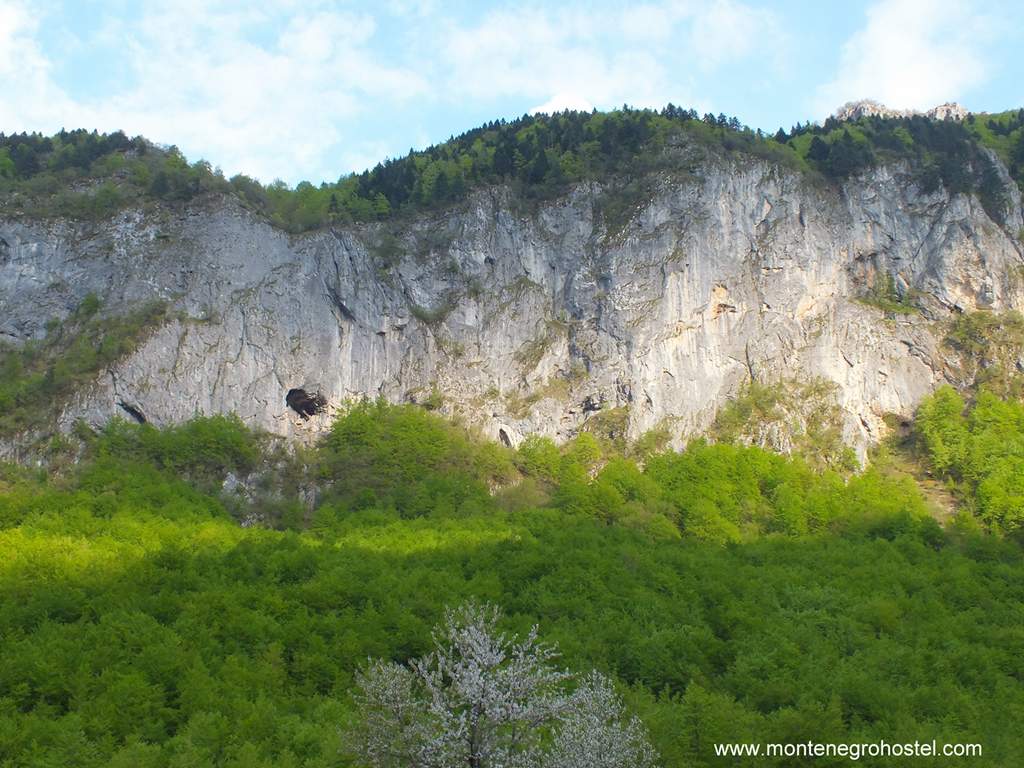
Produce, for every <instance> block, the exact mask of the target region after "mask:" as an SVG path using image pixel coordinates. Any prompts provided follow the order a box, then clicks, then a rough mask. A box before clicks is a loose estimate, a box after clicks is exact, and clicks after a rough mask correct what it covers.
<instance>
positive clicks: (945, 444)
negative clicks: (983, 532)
mask: <svg viewBox="0 0 1024 768" xmlns="http://www.w3.org/2000/svg"><path fill="white" fill-rule="evenodd" d="M916 431H917V434H918V436H919V437H920V439H921V441H922V443H923V444H924V447H925V450H926V452H927V456H928V459H929V461H930V463H931V466H932V467H933V469H934V471H935V472H936V473H937V474H938V475H939V476H940V477H942V478H944V479H947V480H948V481H950V482H951V483H954V484H955V485H956V488H957V491H958V493H959V495H960V497H961V498H962V499H963V501H964V503H965V504H966V506H967V508H968V510H971V511H973V512H974V513H975V514H976V515H977V517H978V518H979V519H980V520H981V521H982V522H984V523H985V524H986V525H988V526H989V527H990V528H991V529H992V530H994V531H999V532H1003V533H1014V534H1019V533H1020V532H1021V531H1024V404H1021V403H1020V402H1019V401H1016V400H1002V399H1000V398H999V397H997V396H996V395H995V394H994V393H993V392H991V391H990V390H988V389H985V388H983V389H982V390H981V391H980V392H978V395H977V398H976V400H975V402H974V403H973V404H972V405H971V407H970V408H967V407H966V406H965V403H964V400H963V398H962V397H960V395H959V394H957V393H956V391H955V390H953V389H952V388H951V387H948V386H947V387H942V388H941V389H939V390H938V391H936V392H935V394H934V395H931V396H930V397H928V398H925V400H924V401H923V402H922V403H921V406H920V408H919V409H918V415H917V420H916Z"/></svg>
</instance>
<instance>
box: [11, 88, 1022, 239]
mask: <svg viewBox="0 0 1024 768" xmlns="http://www.w3.org/2000/svg"><path fill="white" fill-rule="evenodd" d="M1022 126H1024V109H1020V110H1011V111H1007V112H1002V113H998V114H981V115H973V114H971V115H968V117H967V118H966V119H965V120H963V121H957V120H935V119H931V118H928V117H924V116H910V117H881V116H872V117H861V118H860V119H858V120H854V121H842V122H840V121H837V120H836V119H834V118H829V119H828V120H826V121H825V123H824V124H822V125H818V124H811V123H806V124H802V125H800V124H798V125H796V126H794V127H793V128H792V129H791V130H789V131H786V130H784V129H781V128H780V129H779V131H778V132H777V133H776V134H775V135H774V136H768V135H765V134H763V133H762V132H761V131H760V130H758V131H754V130H751V129H750V128H748V127H745V126H743V125H742V124H741V123H740V121H739V120H738V119H737V118H735V117H731V118H730V117H726V116H725V115H723V114H720V115H718V116H715V115H712V114H706V115H704V116H703V117H700V116H699V115H698V114H697V113H696V112H695V111H694V110H687V109H683V108H680V107H676V106H674V105H671V104H670V105H669V106H667V107H665V108H664V109H662V110H661V111H654V110H650V109H631V108H629V107H623V108H622V109H619V110H614V111H611V112H593V113H586V112H562V113H557V114H554V115H545V114H541V115H524V116H523V117H521V118H518V119H516V120H512V121H504V120H502V121H495V122H491V123H488V124H486V125H484V126H481V127H479V128H476V129H474V130H471V131H467V132H466V133H464V134H462V135H460V136H457V137H453V138H451V139H449V140H448V141H447V142H444V143H443V144H438V145H435V146H432V147H429V148H428V149H425V150H422V151H412V150H410V152H409V154H408V155H406V156H405V157H401V158H394V159H389V160H387V161H385V162H382V163H380V164H378V165H377V166H376V167H374V168H373V169H372V170H368V171H365V172H363V173H360V174H353V175H350V176H344V177H342V178H341V179H340V180H339V181H337V182H335V183H326V182H324V183H321V184H319V186H317V185H314V184H311V183H309V182H302V183H300V184H298V185H297V186H296V187H294V188H291V187H288V186H287V185H285V184H283V183H281V182H275V183H274V184H271V185H269V186H264V185H262V184H260V183H259V182H258V181H256V180H254V179H252V178H249V177H247V176H244V175H237V176H233V177H231V178H230V179H226V178H225V177H224V176H223V174H221V173H220V171H219V170H217V169H214V168H212V167H211V165H210V164H209V163H207V162H205V161H202V160H200V161H198V162H195V163H192V164H189V162H188V161H187V160H186V159H185V158H184V156H183V155H182V154H181V153H180V152H179V151H178V150H177V149H176V148H174V147H170V148H162V147H157V146H154V145H152V144H151V143H149V142H147V141H146V140H145V139H143V138H142V137H136V138H134V139H129V138H128V137H127V136H125V135H124V134H123V133H120V132H118V133H113V134H97V133H96V132H92V133H90V132H88V131H85V130H73V131H61V132H60V133H58V134H56V135H54V136H49V137H47V136H43V135H40V134H12V135H9V136H5V135H0V195H2V205H3V207H4V208H5V209H6V210H8V211H17V210H24V211H27V212H30V213H32V214H34V215H41V216H50V215H64V216H75V217H87V218H88V217H94V218H99V217H104V216H108V215H110V214H111V213H113V212H114V211H116V210H118V209H120V208H121V207H123V206H126V205H134V204H137V203H139V202H140V201H143V200H165V201H187V200H191V199H193V198H195V197H197V196H201V195H204V194H210V193H222V194H230V195H234V196H236V197H237V198H238V199H239V200H241V201H242V202H243V203H244V204H245V205H247V206H249V207H251V208H252V209H254V210H256V211H258V212H260V213H261V214H263V215H265V216H266V217H267V218H268V219H269V220H270V221H271V222H273V223H274V224H275V225H277V226H279V227H282V228H284V229H286V230H288V231H289V232H302V231H306V230H311V229H316V228H319V227H323V226H326V225H329V224H333V223H346V222H353V221H377V220H383V219H387V218H389V217H392V216H396V215H401V214H403V213H408V212H411V211H418V210H424V209H431V208H437V207H442V206H447V205H451V204H454V203H457V202H459V201H461V200H463V199H465V197H466V195H467V194H468V193H469V192H470V191H471V190H473V189H476V188H479V187H482V186H486V185H491V184H511V185H512V186H514V187H515V188H516V189H518V190H519V191H520V193H521V194H522V195H523V196H524V197H526V198H534V199H537V198H546V197H551V196H553V195H557V194H560V193H562V192H564V191H565V190H566V189H567V188H568V187H569V186H570V185H572V184H574V183H577V182H581V181H603V180H607V179H609V178H617V177H626V178H627V179H629V178H636V177H640V176H643V175H644V174H647V173H650V172H652V171H657V170H662V169H676V168H679V167H680V163H681V162H682V161H681V159H680V155H679V152H678V151H676V150H678V149H679V147H680V146H681V145H683V144H696V145H698V146H702V147H705V148H707V149H709V150H713V151H720V152H725V153H729V154H733V153H737V154H741V155H743V154H746V155H752V156H756V157H760V158H763V159H766V160H769V161H771V162H775V163H778V164H780V165H783V166H785V167H788V168H791V169H795V170H798V171H802V172H806V173H810V174H814V175H818V176H821V177H824V178H825V179H830V180H840V179H843V178H846V177H849V176H851V175H855V174H857V173H859V172H861V171H863V170H865V169H867V168H870V167H872V166H874V165H876V164H880V163H885V162H895V161H908V162H910V163H911V164H912V165H913V167H914V168H915V169H916V170H917V173H918V174H919V177H920V182H921V185H922V187H923V188H924V189H926V190H927V189H934V188H937V187H938V186H939V185H940V184H941V185H945V186H946V188H947V189H949V190H950V191H951V192H952V193H959V192H971V191H974V192H977V194H978V195H979V197H980V198H981V200H982V202H983V203H984V205H985V208H986V210H987V211H988V213H989V215H990V216H991V217H992V218H993V219H994V220H996V221H1001V220H1002V218H1003V217H1004V216H1005V213H1006V206H1007V202H1008V201H1007V199H1006V196H1005V191H1004V190H1003V188H1002V185H1001V183H1000V181H999V178H998V173H997V171H996V169H995V167H994V166H993V164H992V163H991V161H990V160H989V158H988V157H987V155H985V154H984V153H983V152H981V151H980V149H982V148H986V149H991V150H993V151H995V152H996V153H997V155H998V156H999V157H1000V159H1002V160H1003V162H1004V163H1005V164H1006V165H1007V166H1008V167H1009V169H1010V173H1011V175H1012V176H1013V178H1014V179H1015V180H1016V181H1017V183H1018V184H1019V185H1022V186H1024V130H1022Z"/></svg>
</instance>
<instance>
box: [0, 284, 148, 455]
mask: <svg viewBox="0 0 1024 768" xmlns="http://www.w3.org/2000/svg"><path fill="white" fill-rule="evenodd" d="M100 308H101V307H100V301H99V299H98V298H96V296H95V295H92V294H90V295H88V296H86V297H85V299H84V300H83V301H82V303H81V304H80V305H79V306H78V308H77V309H76V310H75V311H74V312H73V313H72V314H71V315H70V316H69V317H68V318H67V319H66V320H64V321H63V322H60V321H57V320H54V321H51V323H50V324H49V325H48V326H47V334H46V338H45V339H42V340H41V341H34V340H29V341H27V342H26V343H25V344H24V345H23V346H21V347H9V346H6V345H2V344H0V437H2V436H7V435H11V434H15V433H17V432H20V431H23V430H26V429H31V428H34V427H39V426H43V425H46V424H47V423H49V422H51V421H52V419H53V418H54V416H55V415H56V414H55V412H54V409H55V408H59V407H60V406H61V405H62V404H63V403H64V401H65V400H66V398H67V397H68V396H70V395H71V394H72V393H73V392H74V391H75V389H77V388H78V387H80V386H82V385H84V384H87V383H89V382H91V381H92V380H94V379H95V378H96V375H97V374H98V373H99V372H100V371H102V370H103V369H104V368H106V367H107V366H109V365H110V364H112V363H114V362H116V361H117V360H120V359H121V358H122V357H124V356H125V355H127V354H129V353H130V352H132V351H133V350H134V349H135V348H136V347H137V346H138V345H139V344H140V343H141V342H142V341H143V340H144V339H145V338H146V336H147V335H148V334H149V333H150V332H152V330H153V329H155V328H156V327H158V326H159V325H160V324H161V323H163V322H164V320H165V319H166V312H167V308H166V305H165V304H163V303H162V302H151V303H147V304H145V305H143V306H141V307H138V308H136V309H134V310H132V311H130V312H128V313H126V314H124V315H120V316H114V315H105V314H102V313H100Z"/></svg>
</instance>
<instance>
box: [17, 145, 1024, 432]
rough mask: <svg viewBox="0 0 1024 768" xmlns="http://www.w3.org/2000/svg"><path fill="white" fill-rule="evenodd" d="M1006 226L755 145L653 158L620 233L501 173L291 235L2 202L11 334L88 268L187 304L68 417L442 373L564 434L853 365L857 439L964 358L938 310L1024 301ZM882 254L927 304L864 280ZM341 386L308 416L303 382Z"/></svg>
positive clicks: (840, 373) (175, 416)
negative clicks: (502, 180)
mask: <svg viewBox="0 0 1024 768" xmlns="http://www.w3.org/2000/svg"><path fill="white" fill-rule="evenodd" d="M1007 185H1008V187H1010V188H1011V192H1012V198H1013V205H1012V211H1011V213H1010V216H1009V218H1008V220H1007V222H1006V224H1005V226H1004V227H1000V226H997V225H996V224H995V223H993V222H992V221H991V220H990V219H989V218H988V216H987V215H986V214H985V213H984V211H983V210H982V207H981V205H980V204H979V202H978V201H977V200H976V199H975V198H973V197H967V196H956V197H952V198H951V197H949V196H948V195H947V193H945V192H944V191H941V190H940V191H939V192H936V193H934V194H930V195H924V194H922V193H920V191H919V190H918V188H917V186H916V185H915V183H914V181H913V177H912V175H911V174H910V173H909V171H908V169H906V168H903V167H889V168H882V169H879V170H877V171H875V172H873V173H871V174H870V175H868V176H866V177H863V178H860V179H857V180H852V181H850V182H848V183H846V184H845V185H843V186H842V188H839V187H836V186H831V185H828V184H825V183H824V182H820V181H814V180H812V179H810V178H809V177H805V176H801V175H798V174H795V173H792V172H789V171H784V170H781V169H779V168H777V167H775V166H772V165H769V164H766V163H763V162H760V161H755V160H752V159H749V158H738V159H737V158H733V159H723V158H717V159H714V158H704V159H702V160H701V162H700V163H699V164H698V165H697V170H696V171H694V172H693V173H668V172H666V173H665V174H663V175H661V176H658V177H654V178H653V179H652V180H651V194H650V195H647V196H644V197H643V198H637V200H636V205H635V208H634V209H633V210H632V216H631V218H629V217H627V218H628V223H626V224H625V226H623V227H622V228H621V230H617V229H614V228H613V229H612V231H608V228H607V227H606V226H605V224H604V221H603V217H602V215H601V213H600V212H601V211H602V210H606V209H607V202H608V199H609V192H608V191H607V190H605V189H603V188H602V187H601V186H600V185H596V184H588V185H582V186H580V187H578V188H576V189H575V190H574V191H572V192H571V193H570V194H569V195H567V196H566V197H564V198H562V199H558V200H555V201H553V202H549V203H546V204H543V205H540V206H539V207H531V206H527V205H525V204H524V203H522V201H519V200H517V199H516V198H515V197H514V196H513V195H512V194H511V193H510V192H509V191H508V190H504V189H492V190H485V191H481V192H478V193H476V194H474V195H473V197H472V198H471V200H470V201H469V202H468V203H467V204H466V205H464V206H462V207H459V208H456V209H453V210H451V211H449V212H446V213H436V214H424V215H422V216H420V217H418V218H416V219H414V220H412V221H409V222H405V223H403V224H401V225H395V224H391V225H375V226H357V227H348V228H343V229H336V230H333V231H322V232H317V233H312V234H308V235H302V236H289V235H287V234H285V233H283V232H280V231H278V230H275V229H274V228H273V227H271V226H269V225H268V224H267V223H265V222H263V221H262V220H260V219H259V218H257V217H255V216H254V215H252V214H251V213H249V212H247V211H245V210H243V209H241V208H240V207H239V206H238V205H237V203H235V202H233V201H231V200H221V201H206V202H204V203H202V204H198V205H196V206H194V207H192V208H190V209H189V210H188V211H187V212H185V213H181V212H174V211H171V210H159V211H157V212H152V211H150V212H148V213H143V212H142V211H141V210H132V211H128V212H125V213H123V214H121V215H119V216H118V217H117V218H115V219H114V220H112V221H110V222H106V223H103V224H99V225H96V224H89V225H84V224H74V223H71V222H50V223H35V222H23V221H11V220H6V221H4V220H0V238H2V240H0V340H6V341H8V342H12V341H13V342H14V343H21V342H22V341H24V340H25V339H27V338H33V337H41V336H42V335H44V333H45V330H44V326H45V323H46V321H47V320H49V319H50V318H53V317H63V316H65V315H66V314H67V313H68V312H69V311H71V310H72V309H73V308H74V307H75V306H76V305H77V303H78V302H79V301H80V300H81V298H82V297H83V296H84V295H85V294H86V293H88V292H90V291H93V292H95V293H97V294H98V295H99V296H101V297H102V298H103V299H104V301H105V307H106V309H107V310H109V311H117V310H118V308H121V307H124V306H126V305H129V304H132V303H135V302H139V301H143V300H146V299H152V298H156V297H159V298H163V299H165V300H167V301H168V302H170V303H171V304H172V306H173V307H174V308H175V309H176V310H177V311H176V312H175V319H173V320H172V321H170V322H169V323H168V324H167V325H165V326H164V327H162V328H161V329H159V330H158V331H157V332H156V333H154V334H153V335H152V337H150V338H149V340H148V341H147V342H146V343H145V344H143V345H142V346H141V348H140V349H138V351H137V352H136V353H135V354H133V355H131V356H130V357H129V358H128V359H125V360H124V361H122V362H121V363H119V364H118V365H117V366H115V367H114V368H112V369H111V370H109V371H106V372H104V373H103V374H102V375H101V376H99V377H98V379H97V380H96V381H95V383H94V384H93V385H92V386H90V387H88V388H86V389H85V390H83V391H81V392H80V393H78V395H77V396H76V397H75V398H74V399H73V401H72V402H70V403H68V404H67V406H66V408H65V409H64V411H63V412H62V413H61V414H60V417H59V422H60V424H61V425H62V426H64V427H65V428H67V427H69V426H70V425H71V424H72V423H73V422H74V421H75V420H76V419H78V418H85V419H87V420H88V421H91V422H93V423H102V422H105V421H106V420H107V419H109V418H110V417H111V416H115V415H121V416H125V415H126V412H125V410H124V408H123V407H122V406H121V405H120V404H121V403H124V404H125V405H127V406H129V407H130V408H134V409H136V410H137V411H138V412H139V413H140V414H144V416H145V418H146V419H147V420H149V421H151V422H154V423H158V424H161V423H168V422H173V421H178V420H182V419H186V418H188V417H190V416H192V415H194V414H197V413H202V414H210V413H217V412H227V411H234V412H237V413H238V414H239V415H241V416H242V417H243V418H244V419H245V420H247V421H248V422H250V423H252V424H253V425H257V426H260V427H263V428H265V429H268V430H271V431H273V432H276V433H279V434H282V435H286V436H291V437H302V436H309V435H312V434H315V433H316V432H317V431H319V430H322V429H324V428H325V427H326V426H327V425H328V424H329V420H330V411H331V410H332V409H333V408H335V407H337V406H338V405H340V404H341V403H342V402H344V401H345V400H346V399H348V398H353V397H361V396H370V397H376V396H383V397H385V398H387V399H389V400H393V401H396V402H400V401H423V400H425V399H427V398H429V397H431V396H433V398H434V400H435V402H436V400H437V396H438V395H440V397H441V399H442V402H443V403H444V406H443V408H444V410H446V411H448V412H456V413H459V414H461V415H462V416H463V418H464V419H465V420H467V421H468V422H470V423H473V424H477V425H479V426H480V427H481V428H482V429H483V431H484V432H485V433H487V434H488V435H490V436H492V437H495V438H497V437H501V436H502V434H501V433H502V432H503V437H504V438H505V439H507V440H509V441H510V442H513V443H515V442H516V441H518V440H520V439H521V438H522V437H523V436H524V435H526V434H529V433H541V434H545V435H550V436H552V437H555V438H556V439H564V438H566V437H568V436H571V435H572V434H574V433H575V431H577V430H578V429H579V428H580V427H581V426H582V425H583V424H584V422H585V421H586V420H587V419H591V418H594V417H595V414H598V413H601V412H602V411H604V412H607V410H608V409H611V408H622V407H626V406H628V432H629V435H630V436H631V437H636V436H638V435H640V434H642V433H643V432H644V431H645V430H647V429H650V428H652V427H655V426H657V425H668V426H670V428H671V430H672V432H673V434H674V435H676V436H678V437H680V438H681V439H685V436H687V435H692V434H696V433H699V432H700V431H702V430H703V429H705V428H707V426H708V425H709V424H710V422H711V421H712V420H713V418H714V414H715V412H716V409H717V408H718V407H719V406H720V405H721V404H722V403H723V401H724V400H725V399H726V398H728V397H729V396H730V395H732V394H734V393H735V392H736V391H737V390H738V388H739V387H740V386H741V385H742V384H743V382H745V381H746V380H748V379H749V377H750V376H751V375H753V376H754V377H756V378H757V379H758V380H760V381H772V380H776V379H779V378H812V377H823V378H826V379H829V380H831V381H834V382H836V383H837V384H838V385H839V389H838V400H839V405H840V406H841V408H842V410H843V416H844V423H845V434H846V437H847V439H848V440H849V441H850V442H851V443H852V444H854V445H856V446H858V447H859V448H860V449H863V447H864V446H865V445H867V444H869V443H870V442H871V441H873V440H875V439H878V438H879V437H880V435H881V434H882V432H883V430H884V426H883V424H882V421H881V416H882V415H883V414H884V413H886V412H894V413H898V414H902V415H908V416H909V415H910V414H911V413H912V411H913V409H914V407H915V405H916V404H917V402H918V401H919V400H920V398H921V397H922V396H923V395H925V394H926V393H927V392H929V391H931V390H932V389H934V387H936V386H937V385H938V384H940V383H942V382H943V381H945V380H946V379H947V377H948V376H949V371H948V370H947V363H946V361H945V360H944V356H943V352H942V350H941V347H940V344H939V342H940V339H941V327H940V326H941V323H942V321H943V320H945V319H948V317H949V316H950V314H951V313H952V312H954V311H959V310H974V309H978V308H991V309H994V310H1005V309H1010V308H1020V307H1021V306H1022V304H1024V290H1022V289H1024V281H1022V280H1020V279H1019V277H1020V275H1021V265H1022V263H1024V254H1022V244H1021V242H1020V241H1019V240H1018V233H1019V232H1020V231H1021V230H1022V229H1024V220H1022V216H1021V203H1020V195H1019V193H1018V191H1017V189H1016V188H1015V187H1013V186H1012V185H1011V184H1010V183H1009V180H1008V179H1007ZM884 272H890V273H892V274H893V275H894V276H895V278H896V281H897V283H898V284H899V285H900V286H901V287H909V288H912V289H913V290H915V291H916V292H918V293H919V294H920V297H921V299H920V300H921V302H922V303H923V306H924V308H925V311H924V313H922V314H914V315H905V316H898V317H895V318H888V319H887V318H886V317H885V316H884V314H883V313H882V312H880V311H879V310H878V309H876V308H873V307H870V306H867V305H865V304H863V303H861V302H859V301H856V298H857V297H858V296H860V295H862V294H863V292H864V291H865V290H866V287H867V285H868V284H869V283H870V282H871V280H872V279H873V277H874V275H876V274H880V273H884ZM296 388H302V389H305V390H306V391H307V392H308V393H310V394H313V393H316V392H320V393H322V394H323V396H324V397H325V398H326V401H327V404H328V408H327V412H326V413H324V414H323V415H319V416H314V417H313V418H311V419H309V420H304V419H302V418H301V417H300V416H299V415H298V414H297V413H295V411H293V410H292V409H291V408H289V407H288V406H287V405H286V402H285V398H286V395H287V393H288V391H289V390H291V389H296Z"/></svg>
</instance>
